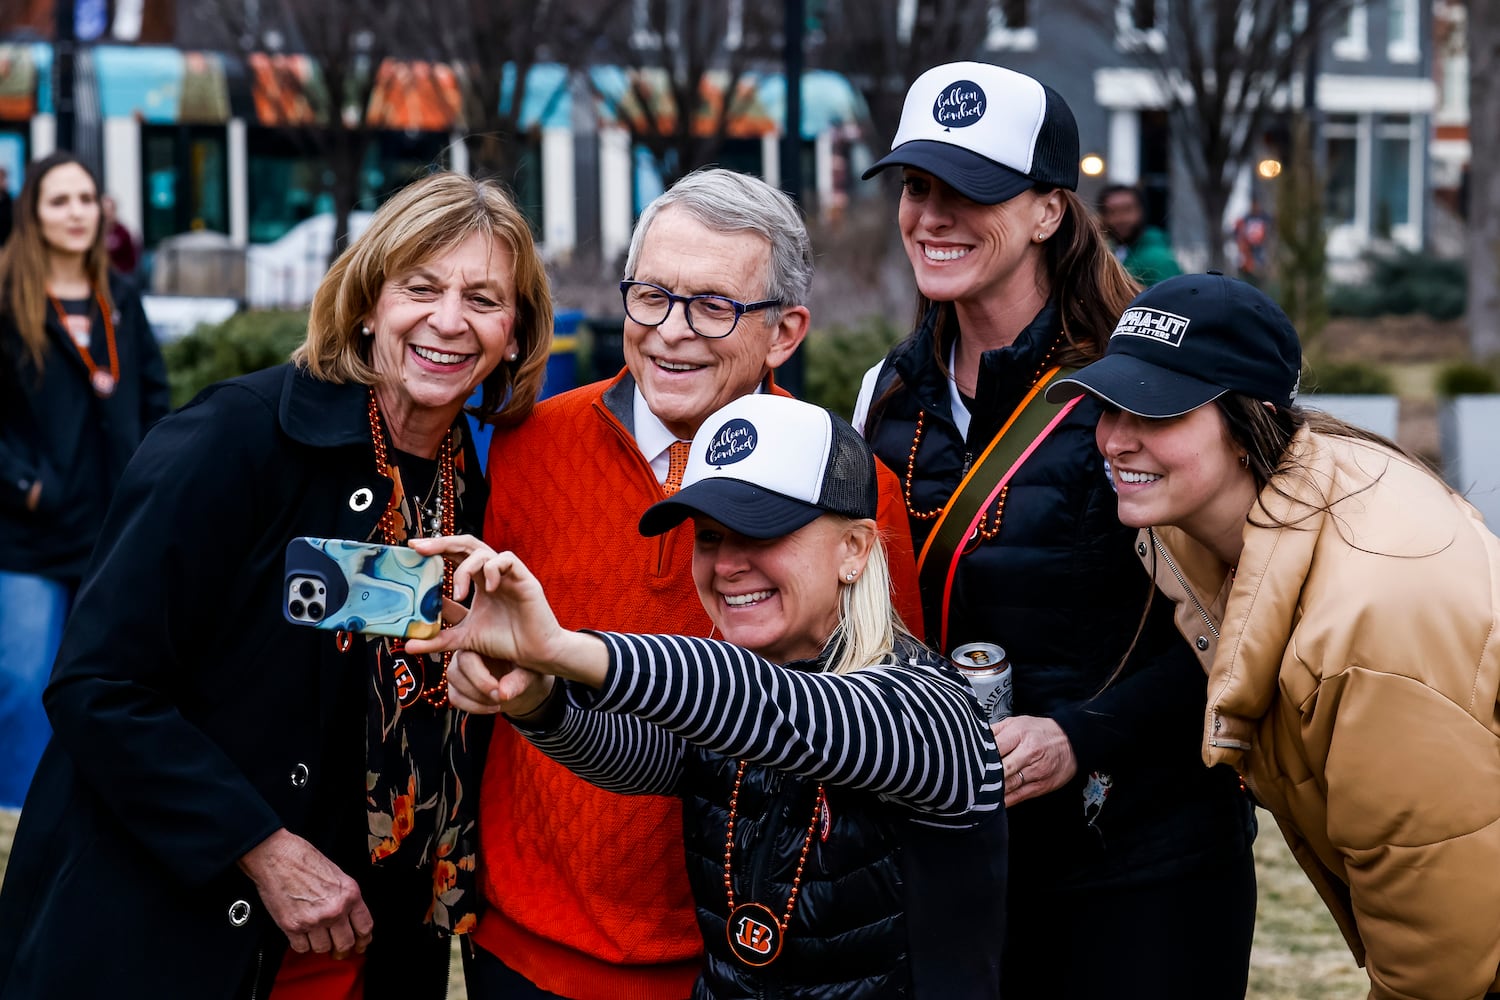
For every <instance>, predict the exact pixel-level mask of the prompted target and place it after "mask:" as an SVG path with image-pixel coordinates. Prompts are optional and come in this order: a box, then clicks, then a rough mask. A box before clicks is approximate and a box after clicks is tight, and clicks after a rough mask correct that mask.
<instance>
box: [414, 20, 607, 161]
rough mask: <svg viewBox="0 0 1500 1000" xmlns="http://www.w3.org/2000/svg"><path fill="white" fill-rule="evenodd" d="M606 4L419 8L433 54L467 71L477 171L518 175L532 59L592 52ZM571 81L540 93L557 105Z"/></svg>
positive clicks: (466, 100) (465, 89)
mask: <svg viewBox="0 0 1500 1000" xmlns="http://www.w3.org/2000/svg"><path fill="white" fill-rule="evenodd" d="M602 9H603V5H596V4H592V3H580V2H578V0H571V2H569V0H431V2H430V3H429V4H428V5H427V7H426V8H425V13H424V14H422V15H419V16H421V17H425V18H426V21H425V23H424V24H423V28H424V30H423V32H422V34H424V35H425V36H426V37H427V38H428V39H429V40H430V41H429V48H430V49H431V52H430V55H431V57H432V58H434V59H437V60H441V61H443V62H446V63H448V64H449V65H452V66H454V67H455V68H457V69H458V70H459V71H460V85H461V90H462V95H463V118H464V124H465V126H466V128H467V133H468V134H467V135H466V137H465V140H464V141H465V144H466V145H467V146H468V149H469V160H470V164H471V167H472V169H473V170H474V171H475V173H478V174H483V175H487V176H496V177H500V178H502V179H504V180H506V181H508V182H513V180H514V173H515V169H516V164H517V154H518V151H519V148H520V143H519V140H520V138H521V136H522V135H523V133H524V131H525V123H524V122H523V120H522V116H523V113H524V110H525V107H526V103H527V100H528V91H529V88H530V86H531V85H532V81H531V70H532V67H534V66H535V65H537V64H538V63H540V62H549V61H557V62H562V63H564V64H567V65H571V64H573V63H574V62H575V61H576V60H579V59H581V58H584V57H586V56H587V54H588V52H589V48H590V42H591V40H592V39H593V38H594V37H595V36H596V35H597V33H598V30H599V22H600V21H601V19H602V18H603V17H604V15H603V14H602V13H601V11H602ZM567 88H568V83H567V79H566V77H564V78H562V79H561V81H560V82H559V83H558V84H557V85H556V86H553V87H550V88H549V92H548V93H546V94H542V95H538V96H540V97H541V99H542V102H543V104H544V105H551V104H552V103H553V102H557V101H561V100H562V99H563V98H564V96H565V95H566V92H567Z"/></svg>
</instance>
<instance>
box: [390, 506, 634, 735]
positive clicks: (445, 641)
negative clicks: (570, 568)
mask: <svg viewBox="0 0 1500 1000" xmlns="http://www.w3.org/2000/svg"><path fill="white" fill-rule="evenodd" d="M409 544H410V545H411V547H412V548H413V549H415V550H416V551H418V552H420V553H422V554H423V555H441V556H443V557H444V558H446V559H448V560H449V561H450V562H453V563H455V564H456V565H455V568H454V571H453V597H454V599H455V600H462V599H463V598H464V597H466V596H467V595H468V594H469V592H470V590H472V591H473V593H474V600H473V602H472V604H471V605H470V607H469V613H468V614H467V615H465V616H463V619H462V620H461V621H459V622H457V623H456V624H453V625H452V626H451V627H450V628H446V629H443V631H442V632H440V633H439V634H438V635H436V636H433V637H432V638H430V639H409V640H407V643H406V648H407V649H408V650H410V651H411V652H413V653H437V652H443V651H446V650H450V649H451V650H455V651H456V650H468V651H470V652H473V653H478V654H479V655H480V656H481V657H483V660H484V661H488V662H487V663H486V662H481V663H479V664H477V665H476V664H466V665H465V667H463V668H461V670H460V673H461V674H462V676H463V683H464V684H466V685H472V687H470V688H469V689H468V690H465V691H460V696H461V697H462V696H465V695H467V694H469V693H475V694H484V695H485V696H486V697H487V698H489V699H491V700H493V701H496V702H498V701H506V702H510V701H517V702H521V701H529V700H531V698H536V700H535V702H534V703H533V704H532V705H531V706H530V707H529V708H528V707H523V706H522V705H520V704H517V705H516V706H514V707H511V706H510V705H505V706H500V707H501V708H503V710H504V711H506V712H508V713H510V714H513V715H524V714H527V712H529V711H531V710H534V709H535V708H536V707H539V706H540V704H541V702H542V701H543V700H545V692H544V693H543V694H542V697H536V695H535V692H534V691H533V688H532V685H530V684H529V682H527V681H526V680H525V678H520V677H518V678H514V679H512V678H511V675H510V673H509V672H502V674H501V675H500V676H496V675H495V674H494V672H493V671H492V670H491V669H490V667H492V666H496V665H497V664H498V663H500V662H508V663H511V664H515V665H516V666H518V667H520V668H524V669H525V670H526V671H527V672H532V673H535V674H550V675H553V676H556V677H562V678H565V679H567V680H576V681H581V682H582V683H584V684H588V685H589V686H591V687H596V688H597V687H602V686H603V685H604V679H605V673H606V671H607V670H608V667H609V657H608V654H607V653H606V651H605V647H604V643H603V642H602V641H600V640H599V639H596V638H594V637H593V636H587V635H583V634H581V633H578V632H570V631H568V630H566V629H564V628H563V627H562V626H561V625H559V624H558V621H557V616H556V615H554V614H553V613H552V607H551V605H549V604H548V603H547V595H546V594H545V593H543V591H542V585H541V583H539V582H538V581H537V578H536V577H535V576H533V575H532V574H531V571H530V570H529V569H527V568H526V565H525V564H524V563H523V562H521V560H520V559H519V558H517V557H516V554H515V553H514V552H496V551H495V550H494V549H492V548H490V547H489V546H488V545H486V544H484V542H481V541H480V540H479V539H477V538H475V537H473V536H472V535H448V536H444V537H440V538H414V539H412V540H411V541H410V543H409ZM457 659H458V657H455V661H457ZM449 670H450V678H451V676H452V666H451V665H450V667H449ZM476 671H484V672H486V673H490V675H491V678H492V680H493V683H488V684H487V683H485V682H484V680H483V677H482V676H481V675H478V674H477V673H476ZM507 681H510V683H507ZM550 688H551V685H550V684H548V685H547V690H548V691H550ZM517 709H519V711H517ZM494 710H495V709H493V708H492V709H490V711H494Z"/></svg>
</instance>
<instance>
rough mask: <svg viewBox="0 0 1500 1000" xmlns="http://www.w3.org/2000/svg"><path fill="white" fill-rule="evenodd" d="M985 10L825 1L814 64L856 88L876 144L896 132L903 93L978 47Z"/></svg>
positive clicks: (921, 0)
mask: <svg viewBox="0 0 1500 1000" xmlns="http://www.w3.org/2000/svg"><path fill="white" fill-rule="evenodd" d="M989 6H990V5H989V4H988V3H985V2H982V0H828V6H827V9H826V11H825V14H824V30H823V33H822V34H823V37H822V39H821V40H820V41H819V42H818V43H817V44H816V45H815V47H814V53H813V59H814V61H815V62H816V63H817V64H818V65H820V66H822V67H824V68H826V69H831V70H836V71H837V72H840V73H843V74H844V75H845V76H846V77H848V78H849V81H850V82H851V83H853V84H854V86H855V87H857V88H859V91H860V94H861V95H862V96H863V97H864V99H865V103H866V105H867V106H868V107H869V109H870V121H871V124H872V125H873V127H874V130H875V133H874V134H875V140H876V144H877V145H878V144H879V143H881V142H884V141H889V139H890V138H891V137H892V136H894V135H895V134H896V126H897V125H899V124H900V122H901V106H902V104H903V103H904V102H905V100H906V89H907V87H909V86H910V85H911V82H912V81H913V80H915V79H916V78H917V77H918V76H919V75H920V74H921V73H922V71H924V70H926V69H929V68H931V67H932V66H935V65H938V64H939V63H944V62H950V61H952V60H953V59H956V58H962V55H963V54H964V53H968V52H974V51H977V50H978V48H979V46H980V45H981V44H982V40H983V39H984V37H985V31H986V29H987V27H988V24H989Z"/></svg>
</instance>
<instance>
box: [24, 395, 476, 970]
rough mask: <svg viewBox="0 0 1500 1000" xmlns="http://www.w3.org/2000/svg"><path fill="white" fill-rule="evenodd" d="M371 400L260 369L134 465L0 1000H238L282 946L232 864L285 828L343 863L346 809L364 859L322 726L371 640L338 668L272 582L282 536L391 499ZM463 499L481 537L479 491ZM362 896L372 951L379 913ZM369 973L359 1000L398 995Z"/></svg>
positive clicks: (83, 613)
mask: <svg viewBox="0 0 1500 1000" xmlns="http://www.w3.org/2000/svg"><path fill="white" fill-rule="evenodd" d="M366 399H367V395H366V390H365V388H364V387H363V386H358V385H333V384H330V383H326V382H320V381H317V380H315V379H313V378H311V377H310V376H308V375H306V374H305V373H301V372H300V371H299V370H297V369H294V368H292V367H290V366H283V367H282V368H276V369H269V370H267V371H263V372H258V373H256V374H254V375H249V376H245V377H244V378H240V379H235V380H233V381H231V382H227V383H222V384H220V385H218V386H215V387H213V388H210V389H209V390H207V391H206V392H205V393H204V394H203V395H201V396H200V397H199V398H198V399H197V400H196V401H194V402H193V403H190V404H189V405H188V406H186V407H184V408H183V409H182V410H180V411H178V412H177V413H175V414H173V415H172V416H171V417H169V418H167V419H166V420H163V421H162V422H161V423H160V424H158V425H157V427H156V428H155V429H154V430H153V431H152V432H151V434H150V435H149V436H148V437H147V439H146V441H145V443H144V444H143V445H142V446H141V448H140V450H139V451H138V453H137V454H136V457H135V459H134V460H133V461H132V462H131V464H130V466H129V468H128V469H127V470H126V473H125V476H124V478H123V480H122V481H121V483H120V488H119V492H118V494H117V497H116V502H115V503H114V505H113V506H112V507H111V509H110V513H109V516H108V518H107V519H106V521H105V525H104V533H103V541H102V542H101V544H100V547H99V551H98V553H97V554H96V557H95V560H94V562H93V564H92V566H91V571H90V574H89V576H88V577H87V578H86V579H85V581H84V584H83V587H82V589H81V590H80V592H79V595H78V602H77V605H76V608H75V610H74V614H73V617H72V620H71V622H70V624H69V627H68V630H67V633H66V634H65V636H64V639H63V644H62V649H61V651H60V652H59V655H58V662H57V667H56V669H55V671H54V674H53V678H52V682H51V684H50V685H49V687H48V689H47V693H46V696H45V702H46V706H47V710H48V714H49V715H50V717H51V719H52V724H53V727H54V729H55V735H54V738H53V740H52V743H51V744H50V745H49V746H48V748H47V751H46V753H45V755H44V756H43V758H42V762H41V765H40V767H39V769H38V771H37V776H36V780H35V781H33V783H32V786H31V793H30V795H29V796H28V798H27V801H26V806H25V809H24V811H23V812H22V815H21V821H20V825H19V829H18V830H17V833H16V839H15V844H14V848H13V853H12V854H11V858H10V865H9V870H8V871H7V873H6V881H5V885H4V888H3V890H0V997H4V998H5V1000H12V998H15V1000H21V998H27V1000H30V998H36V997H93V996H110V997H119V998H130V997H141V998H160V997H193V998H195V1000H198V998H204V1000H207V998H219V997H222V998H231V997H237V996H241V995H244V993H245V991H246V988H247V987H248V985H249V980H250V979H251V978H252V977H253V976H254V975H255V973H256V970H257V968H259V969H260V974H261V976H262V978H264V977H265V976H266V975H267V973H268V971H270V970H274V967H275V964H276V963H277V962H278V961H279V958H280V955H281V954H282V953H283V951H284V949H285V945H286V939H285V937H284V936H283V935H282V934H281V932H280V931H279V930H278V929H277V928H276V927H275V925H274V923H273V922H272V921H271V920H270V918H269V916H268V915H267V914H266V912H265V910H264V908H263V906H262V905H261V902H260V897H259V896H258V895H257V894H256V891H255V889H254V887H253V886H252V885H251V884H250V882H249V881H248V880H247V879H246V878H245V876H244V875H242V874H241V873H240V872H239V870H238V869H237V868H236V861H237V859H239V858H240V857H241V856H242V855H244V854H245V853H246V852H247V851H248V850H249V849H250V848H252V847H254V846H255V845H256V844H258V843H259V842H260V841H262V840H263V839H265V838H266V837H267V836H268V835H270V834H271V833H273V832H274V831H276V830H277V829H278V828H280V827H286V828H287V829H289V830H290V831H292V832H293V833H296V834H298V835H300V836H303V837H306V838H307V839H308V840H310V841H311V842H312V843H313V844H314V845H315V846H316V847H318V849H319V850H321V851H323V852H324V853H325V854H328V855H329V856H330V857H335V858H337V857H339V856H340V855H341V854H342V855H343V856H345V857H347V856H348V854H349V852H348V850H347V849H345V848H346V847H347V841H346V840H345V839H342V838H340V839H338V842H337V843H336V842H335V839H336V838H335V827H338V828H339V831H340V832H342V833H344V834H347V833H348V824H349V818H350V817H349V815H348V812H347V809H345V808H344V807H345V806H350V807H352V808H354V809H355V810H356V813H355V816H354V821H355V824H356V826H357V833H358V837H359V841H358V846H362V844H363V833H364V831H363V825H364V824H363V810H362V808H361V800H362V796H361V795H360V794H359V793H360V792H362V790H363V788H364V782H363V780H362V779H363V755H362V754H358V753H354V754H351V753H350V752H349V750H350V747H349V746H348V745H347V743H346V742H345V741H346V739H352V740H355V741H358V740H359V739H360V738H361V731H360V729H359V728H358V727H356V728H355V729H354V731H353V732H352V733H348V732H341V733H339V734H330V732H329V719H330V718H334V717H338V718H344V719H347V718H348V712H347V710H345V711H335V709H336V708H344V707H346V706H347V705H348V704H349V702H348V699H351V698H358V699H359V702H358V704H359V706H361V707H360V708H359V709H358V710H357V716H358V718H357V720H356V721H357V723H358V724H359V725H361V726H362V724H363V708H362V706H363V705H364V700H363V699H364V697H365V695H364V683H363V675H364V674H365V671H366V664H367V663H368V656H367V653H366V651H365V648H364V642H363V640H362V639H361V638H359V637H356V638H355V640H354V643H353V645H352V647H350V648H349V649H348V652H346V653H341V652H339V651H338V649H337V648H336V643H335V640H334V636H333V633H331V632H326V631H322V630H315V629H309V628H302V627H298V626H293V625H290V624H288V623H287V622H286V621H285V620H284V619H283V618H282V612H281V600H282V594H281V587H282V573H283V566H284V552H285V548H286V544H287V541H288V540H289V539H291V538H293V537H295V536H298V535H316V536H322V537H335V538H356V539H362V538H367V537H369V536H370V534H371V532H372V530H373V528H374V526H375V523H376V521H377V519H378V518H379V516H380V514H381V512H382V511H383V510H384V509H385V507H386V504H387V502H388V501H389V499H390V495H391V491H392V485H391V482H390V480H389V479H387V478H386V477H385V476H383V475H379V474H377V473H376V470H375V461H374V452H373V448H372V446H371V442H370V430H369V424H368V418H367V415H366ZM466 467H467V468H468V469H470V470H474V469H477V464H476V463H475V462H474V461H472V452H471V454H470V456H469V460H468V461H467V462H466ZM467 487H468V488H469V489H471V490H475V491H476V492H471V493H468V494H467V497H468V498H473V499H472V500H470V501H469V502H467V510H466V511H465V514H466V518H465V520H466V521H468V522H470V523H473V522H477V521H478V520H479V516H480V511H481V510H482V508H483V487H482V484H481V483H478V482H470V483H468V484H467ZM471 723H472V724H473V725H475V726H476V727H478V726H479V725H480V723H481V720H479V719H473V720H471ZM476 759H479V760H482V759H483V753H482V752H481V753H480V754H479V755H478V756H477V758H476ZM331 760H334V761H337V762H338V765H339V766H337V767H333V770H334V771H337V772H338V773H330V766H325V765H327V764H328V762H329V761H331ZM351 783H352V784H351ZM351 787H352V788H353V791H354V794H353V795H352V796H350V795H348V793H347V791H343V790H347V789H350V788H351ZM335 788H337V789H339V790H340V791H337V792H336V791H335V790H334V789H335ZM331 804H332V805H334V806H335V807H334V808H330V805H331ZM350 874H351V875H355V877H356V878H360V875H359V873H357V872H352V871H351V872H350ZM362 889H364V890H365V899H366V903H367V904H369V905H370V906H371V910H372V913H373V914H374V916H375V921H376V932H375V933H376V934H377V936H378V935H379V934H380V933H381V931H380V928H381V927H382V925H383V924H382V905H383V901H382V900H381V899H380V898H378V893H377V894H376V897H377V898H372V895H371V893H370V891H369V887H368V886H366V885H364V884H363V881H362ZM240 901H243V902H242V903H240ZM237 903H240V905H238V906H237V905H236V904H237ZM245 904H248V905H245ZM424 905H425V904H424ZM241 918H247V919H241ZM386 926H389V924H386ZM387 940H388V939H387ZM372 954H373V951H372ZM369 978H370V980H371V986H372V988H371V990H370V991H369V993H368V994H367V995H375V994H376V992H377V990H376V989H375V987H378V986H389V987H391V988H392V989H393V990H394V991H395V992H398V993H399V989H398V988H396V987H395V986H394V985H392V984H398V983H399V977H394V978H393V977H390V976H386V975H380V974H376V973H374V971H373V970H372V972H371V975H370V977H369ZM407 995H408V996H411V995H412V994H407Z"/></svg>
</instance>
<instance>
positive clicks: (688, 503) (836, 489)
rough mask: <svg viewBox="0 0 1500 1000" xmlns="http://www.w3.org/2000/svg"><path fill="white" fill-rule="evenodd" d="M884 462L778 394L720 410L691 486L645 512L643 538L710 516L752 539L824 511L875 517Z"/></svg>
mask: <svg viewBox="0 0 1500 1000" xmlns="http://www.w3.org/2000/svg"><path fill="white" fill-rule="evenodd" d="M878 504H879V492H878V489H877V487H876V483H875V458H874V456H873V455H872V454H871V453H870V448H869V446H868V445H866V444H865V442H864V439H863V438H861V437H860V436H859V434H858V433H856V432H855V430H854V428H853V427H850V426H849V425H848V424H847V423H845V422H844V421H843V420H840V419H839V418H838V417H836V416H834V415H833V414H832V413H830V412H829V411H827V410H825V409H823V408H822V407H821V406H814V405H813V404H812V403H804V402H802V401H801V400H797V399H792V398H790V397H788V396H775V395H771V394H769V393H762V394H755V395H750V396H741V397H740V398H739V399H736V400H735V401H733V402H731V403H729V404H727V405H726V406H723V407H721V408H720V409H718V410H716V411H715V412H714V413H713V414H712V415H711V416H710V417H709V418H708V419H707V420H705V421H703V425H702V426H701V427H699V428H698V433H697V434H695V435H693V445H692V451H690V452H689V453H688V464H687V468H686V469H685V470H683V474H682V489H680V490H678V491H677V492H676V493H675V494H673V495H672V496H671V497H669V498H667V499H666V500H662V501H660V502H659V503H654V504H652V505H651V506H650V507H648V508H647V509H646V513H645V514H643V515H641V524H640V529H641V534H643V535H647V536H651V535H660V534H662V533H663V532H666V531H670V530H671V529H672V528H675V527H676V526H677V525H679V524H681V523H682V522H683V521H685V520H687V519H688V518H690V517H692V516H693V515H695V514H705V515H707V516H709V517H711V518H713V519H714V520H715V521H718V522H719V523H720V524H722V525H724V526H725V527H726V528H729V529H731V530H733V531H737V532H739V533H740V534H742V535H746V536H748V537H750V538H780V537H781V536H782V535H789V534H791V533H792V532H794V531H796V530H797V529H798V528H800V527H802V526H803V525H805V524H809V523H811V522H812V521H814V520H815V519H817V518H818V517H819V516H820V515H822V514H825V513H832V514H841V515H843V516H844V517H852V518H872V519H873V518H874V517H875V512H876V508H877V506H878Z"/></svg>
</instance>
